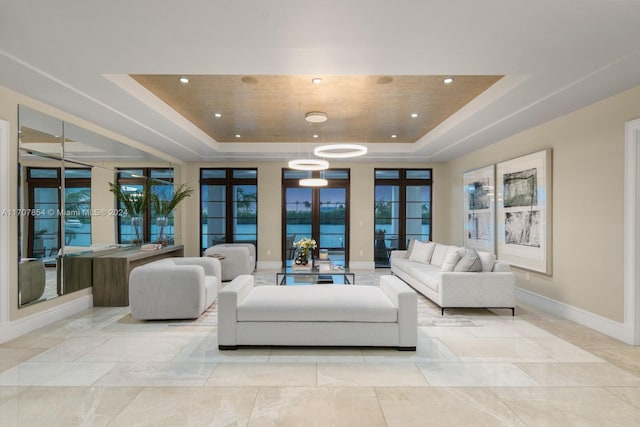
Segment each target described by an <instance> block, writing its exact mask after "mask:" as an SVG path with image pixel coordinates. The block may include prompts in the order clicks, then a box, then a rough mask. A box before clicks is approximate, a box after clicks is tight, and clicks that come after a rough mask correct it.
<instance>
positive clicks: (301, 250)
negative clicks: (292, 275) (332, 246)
mask: <svg viewBox="0 0 640 427" xmlns="http://www.w3.org/2000/svg"><path fill="white" fill-rule="evenodd" d="M293 246H295V247H296V248H298V251H297V255H296V258H295V260H294V263H295V264H296V265H307V264H308V263H309V251H310V250H311V249H315V248H317V247H318V245H317V243H316V241H315V240H313V239H309V238H306V237H303V238H302V239H300V240H298V241H297V242H294V243H293Z"/></svg>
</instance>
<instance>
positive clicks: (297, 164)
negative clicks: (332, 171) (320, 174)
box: [289, 159, 329, 171]
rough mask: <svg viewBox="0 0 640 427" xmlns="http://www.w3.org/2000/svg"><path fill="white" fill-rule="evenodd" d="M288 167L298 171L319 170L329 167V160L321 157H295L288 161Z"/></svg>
mask: <svg viewBox="0 0 640 427" xmlns="http://www.w3.org/2000/svg"><path fill="white" fill-rule="evenodd" d="M289 168H291V169H295V170H299V171H321V170H325V169H329V162H328V161H326V160H321V159H296V160H291V161H290V162H289Z"/></svg>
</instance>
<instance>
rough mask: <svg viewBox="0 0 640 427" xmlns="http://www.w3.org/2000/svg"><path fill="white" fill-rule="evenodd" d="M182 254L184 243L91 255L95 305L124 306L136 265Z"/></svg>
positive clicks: (127, 302) (127, 303) (126, 303)
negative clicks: (97, 255)
mask: <svg viewBox="0 0 640 427" xmlns="http://www.w3.org/2000/svg"><path fill="white" fill-rule="evenodd" d="M182 256H184V246H182V245H179V246H167V247H165V248H162V249H155V250H151V251H143V250H140V249H135V250H130V251H124V252H119V253H116V254H110V255H104V256H99V257H95V258H94V259H93V305H94V307H125V306H128V305H129V273H130V272H131V270H133V269H134V268H136V267H139V266H141V265H144V264H148V263H150V262H152V261H157V260H159V259H163V258H171V257H182Z"/></svg>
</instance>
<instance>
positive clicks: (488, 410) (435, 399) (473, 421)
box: [376, 387, 526, 427]
mask: <svg viewBox="0 0 640 427" xmlns="http://www.w3.org/2000/svg"><path fill="white" fill-rule="evenodd" d="M376 395H377V396H378V400H379V402H380V407H381V408H382V412H383V413H384V416H385V420H386V422H387V425H389V426H397V427H405V426H416V427H418V426H487V427H494V426H514V427H515V426H525V425H526V424H524V423H523V422H522V421H520V419H519V418H518V416H517V415H516V414H515V413H514V412H513V411H511V410H510V409H509V407H508V406H507V405H506V404H505V403H504V402H503V401H502V400H501V399H499V398H498V397H497V396H496V395H495V394H494V393H492V392H491V390H489V389H486V388H484V389H483V388H453V387H451V388H450V387H433V388H414V387H379V388H376Z"/></svg>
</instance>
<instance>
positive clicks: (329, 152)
mask: <svg viewBox="0 0 640 427" xmlns="http://www.w3.org/2000/svg"><path fill="white" fill-rule="evenodd" d="M313 154H315V155H316V156H318V157H327V158H330V159H344V158H348V157H358V156H363V155H365V154H367V147H365V146H364V145H358V144H331V145H321V146H320V147H316V148H315V149H314V150H313Z"/></svg>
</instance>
